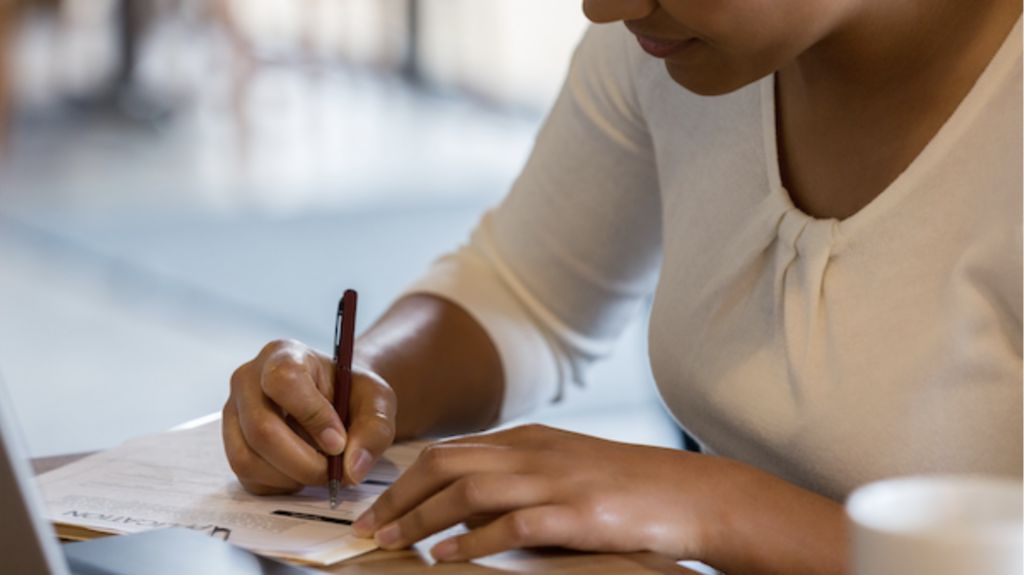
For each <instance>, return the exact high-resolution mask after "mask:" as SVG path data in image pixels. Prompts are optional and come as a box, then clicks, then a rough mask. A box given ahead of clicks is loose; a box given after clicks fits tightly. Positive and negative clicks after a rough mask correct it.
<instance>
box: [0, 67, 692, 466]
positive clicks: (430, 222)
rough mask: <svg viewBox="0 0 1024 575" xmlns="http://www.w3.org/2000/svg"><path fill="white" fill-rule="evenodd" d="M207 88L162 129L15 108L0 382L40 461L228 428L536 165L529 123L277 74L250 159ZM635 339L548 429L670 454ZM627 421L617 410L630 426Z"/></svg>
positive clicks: (0, 303) (263, 102) (389, 90)
mask: <svg viewBox="0 0 1024 575" xmlns="http://www.w3.org/2000/svg"><path fill="white" fill-rule="evenodd" d="M228 111H229V108H228V106H227V99H226V92H225V90H224V86H223V82H220V83H219V81H218V80H217V79H216V78H215V77H214V78H211V80H210V81H209V82H208V83H207V84H206V85H204V87H203V88H202V90H200V91H199V92H197V93H194V94H192V95H191V97H190V98H189V99H187V100H186V101H184V103H182V104H181V106H180V107H179V108H178V109H177V111H176V113H175V115H174V116H173V117H172V119H171V120H170V121H168V122H166V123H164V124H161V125H159V126H157V127H153V126H149V125H144V124H132V123H130V122H124V121H121V120H118V119H117V118H116V117H115V116H111V115H106V116H102V115H101V116H93V117H83V116H81V115H75V114H72V113H70V112H68V111H67V110H62V109H59V108H53V107H41V108H40V107H27V108H23V109H22V110H21V111H20V113H19V115H18V116H17V118H16V122H15V125H14V129H13V132H12V140H11V143H12V147H11V150H10V152H11V153H10V155H9V156H8V157H7V158H6V159H5V161H4V162H3V163H2V164H0V372H2V373H3V374H4V377H5V379H6V380H7V382H8V385H9V387H10V388H11V393H12V395H13V397H14V401H15V404H16V405H15V407H16V409H17V411H18V413H19V416H20V419H21V421H22V424H23V427H24V428H25V430H26V435H27V439H28V442H29V448H30V451H31V453H32V454H33V455H35V456H43V455H50V454H57V453H65V452H73V451H80V450H91V449H99V448H103V447H107V446H110V445H113V444H116V443H118V442H120V441H123V440H125V439H127V438H129V437H132V436H135V435H138V434H141V433H146V432H152V431H159V430H162V429H166V428H168V427H171V426H173V425H175V424H177V423H180V422H182V421H185V420H187V419H190V418H193V417H197V416H200V415H203V414H205V413H209V412H212V411H215V410H218V409H219V408H220V406H221V404H222V403H223V400H224V398H225V397H226V393H227V380H228V377H229V375H230V373H231V371H232V370H233V369H234V367H236V366H237V365H238V364H240V363H241V362H243V361H245V360H247V359H249V358H250V357H251V356H253V355H254V354H255V353H256V352H257V351H258V350H259V348H260V347H261V346H262V345H263V344H264V343H265V342H266V341H268V340H270V339H273V338H278V337H297V338H300V339H303V340H306V341H308V342H309V343H311V344H314V345H317V346H319V347H321V348H326V347H327V346H328V345H329V343H330V337H331V330H332V327H333V318H332V316H331V312H332V310H333V307H334V305H335V301H336V300H335V298H336V297H337V294H338V293H340V292H341V291H342V289H344V288H345V287H349V286H351V287H355V288H356V289H359V290H360V292H361V299H362V304H363V305H362V308H361V314H360V315H361V317H360V319H361V321H360V327H365V326H366V325H367V324H368V322H369V321H370V320H371V319H372V318H373V317H374V316H376V315H377V314H379V313H380V312H381V311H383V309H384V308H385V306H386V305H387V302H388V301H390V299H391V298H393V297H394V296H395V295H396V294H397V293H398V292H399V291H400V290H401V288H402V286H403V285H404V284H405V283H406V282H408V281H409V280H411V279H412V278H413V277H415V276H416V275H417V274H418V273H419V272H420V271H421V270H422V269H423V268H424V267H425V266H426V265H427V264H428V263H429V262H430V260H431V259H432V258H433V257H435V256H436V255H437V254H438V253H439V252H440V251H442V250H444V249H449V248H451V247H454V246H455V245H457V243H458V242H459V241H461V240H462V238H464V237H465V235H466V234H467V232H468V230H469V229H470V227H471V226H472V224H473V222H474V221H475V220H476V218H477V217H478V216H479V214H480V212H481V211H482V210H484V209H485V208H486V207H487V206H489V205H491V204H493V203H494V202H496V201H497V200H498V199H499V198H500V196H501V194H502V193H503V192H504V190H505V189H506V188H507V186H508V185H509V183H510V182H511V180H512V178H514V177H515V174H516V172H517V170H518V169H519V167H520V166H521V165H522V163H523V161H524V160H525V157H526V154H527V153H528V150H529V148H530V145H531V143H532V138H533V134H534V133H535V131H536V129H537V127H538V125H539V116H538V115H524V114H522V113H518V114H513V113H508V112H502V111H500V110H494V109H488V108H486V107H484V106H481V105H478V104H474V103H471V102H468V101H466V100H461V99H459V98H455V97H448V96H440V95H437V94H431V93H425V92H422V91H418V90H415V89H412V88H410V87H409V86H407V85H405V84H403V83H402V82H401V81H399V80H397V79H394V78H388V77H381V76H378V75H374V74H372V73H369V72H354V71H345V70H325V71H324V70H322V71H320V72H318V73H317V74H309V73H306V72H304V71H302V70H301V69H297V68H287V67H271V68H267V69H264V70H263V71H262V72H260V73H259V75H258V77H257V80H256V81H255V83H254V84H253V87H252V89H251V90H250V91H249V93H248V97H247V100H246V102H245V111H246V114H245V115H246V117H247V118H248V123H247V128H246V129H247V132H248V137H247V139H246V145H245V146H244V152H243V151H242V149H241V148H240V147H239V146H238V140H237V127H238V126H237V124H236V123H235V122H234V120H232V116H231V114H230V113H228ZM643 331H644V330H643V326H642V324H640V323H638V324H637V325H636V326H634V327H633V328H631V331H630V334H629V335H628V337H627V338H626V339H625V340H624V342H623V345H622V351H621V352H620V353H619V354H617V356H616V357H615V358H613V359H612V360H610V361H609V362H607V363H606V364H604V365H603V366H602V367H600V368H599V369H597V370H595V372H594V375H593V377H592V381H591V382H590V388H591V389H590V390H589V391H587V392H586V393H573V394H572V395H575V396H579V397H574V398H572V399H573V401H570V402H567V404H566V405H563V406H559V407H557V408H553V409H548V410H546V411H545V412H544V413H542V414H540V415H538V417H539V418H540V420H542V421H545V422H548V423H551V424H554V425H558V426H562V427H568V428H572V429H576V430H580V431H584V432H591V433H595V434H600V435H604V436H609V437H615V438H619V439H623V440H630V441H639V442H647V443H657V444H662V445H675V444H676V443H677V441H678V436H677V433H676V431H675V429H674V427H673V425H672V423H671V422H670V421H669V420H668V419H667V417H665V416H664V413H663V411H662V409H661V406H660V404H659V403H658V400H657V399H656V398H655V396H654V395H653V390H652V387H651V383H650V376H649V374H648V373H647V371H646V360H645V351H644V346H643V338H642V334H643ZM623 406H626V407H623Z"/></svg>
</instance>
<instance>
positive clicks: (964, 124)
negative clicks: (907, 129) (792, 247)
mask: <svg viewBox="0 0 1024 575" xmlns="http://www.w3.org/2000/svg"><path fill="white" fill-rule="evenodd" d="M1021 20H1022V19H1021V18H1018V19H1017V23H1016V24H1015V25H1014V27H1013V30H1011V31H1010V33H1009V35H1007V37H1006V39H1005V40H1004V41H1003V44H1002V45H1001V46H1000V47H999V50H998V51H997V52H996V54H995V56H993V57H992V60H991V61H990V62H989V63H988V65H987V66H986V67H985V70H984V71H983V72H982V73H981V75H980V76H979V77H978V80H977V81H976V82H975V83H974V86H972V87H971V89H970V91H969V92H968V93H967V96H965V97H964V99H963V100H962V101H961V102H960V104H959V105H957V107H956V110H954V111H953V114H952V115H950V117H949V118H948V119H947V120H946V122H945V123H944V124H943V125H942V127H941V128H939V131H938V132H936V134H935V136H933V137H932V139H931V140H930V141H929V142H928V144H927V145H925V147H924V149H922V150H921V152H920V153H919V154H918V155H917V157H915V158H914V160H913V161H911V163H910V165H908V166H907V167H906V169H904V170H903V172H901V173H900V174H899V175H898V176H897V177H896V179H895V180H893V181H892V182H891V183H890V184H889V185H888V186H887V187H886V188H885V189H884V190H882V192H881V193H879V194H878V195H877V196H876V197H875V198H874V199H872V200H871V201H870V202H868V203H867V204H866V205H865V206H864V207H862V208H861V209H859V210H857V212H855V213H854V214H852V215H850V216H847V217H846V218H843V219H839V218H816V217H814V216H811V215H810V214H807V213H806V212H804V211H803V210H800V208H798V207H796V205H795V204H794V203H793V199H792V197H790V195H789V191H788V190H786V188H785V187H784V186H783V185H782V172H781V168H780V165H779V151H778V131H777V124H776V99H775V82H776V77H775V76H776V75H775V74H771V75H769V76H767V77H765V78H764V79H763V80H761V82H760V84H761V123H762V127H763V130H762V133H763V138H764V151H765V163H766V166H767V176H768V181H767V185H768V193H769V194H772V195H775V196H777V197H778V199H779V200H781V201H782V202H783V204H784V205H785V206H786V207H787V209H790V210H796V211H797V212H800V213H801V214H803V215H804V216H806V217H807V218H809V219H811V220H815V221H823V222H827V221H831V222H835V223H837V224H838V228H839V230H840V231H841V232H842V235H843V236H846V237H849V236H851V235H853V234H856V233H857V231H858V230H860V229H861V228H863V227H865V226H867V225H868V224H870V222H872V221H873V220H875V219H877V218H878V217H880V216H881V215H883V214H884V213H886V212H887V211H889V210H890V209H892V207H893V206H895V205H897V204H899V203H900V202H901V201H902V200H903V199H904V198H905V197H906V196H907V194H909V193H910V192H911V191H913V190H914V189H915V186H914V183H915V181H917V180H918V179H919V177H920V176H922V175H924V174H926V173H928V172H929V171H930V170H931V168H932V167H933V166H935V164H936V163H938V162H940V161H941V160H942V158H943V156H944V155H945V154H946V153H947V152H948V151H949V149H950V147H951V146H952V145H953V144H955V143H956V141H957V140H958V139H959V137H960V135H961V134H962V133H963V132H964V130H966V129H967V128H968V127H969V126H970V125H971V123H972V121H973V119H974V118H975V117H976V116H977V114H978V113H980V112H981V111H982V110H983V109H984V108H985V104H986V103H987V102H988V100H989V99H990V98H991V97H992V95H993V93H994V90H993V89H992V88H994V87H996V86H998V85H999V83H1000V81H1001V80H1002V79H1003V78H1004V77H1005V75H1006V74H1008V73H1009V72H1010V71H1011V70H1012V69H1013V65H1014V64H1015V63H1016V62H1017V60H1019V59H1020V58H1021V49H1020V46H1021V42H1022V35H1021Z"/></svg>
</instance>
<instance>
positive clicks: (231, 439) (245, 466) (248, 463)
mask: <svg viewBox="0 0 1024 575" xmlns="http://www.w3.org/2000/svg"><path fill="white" fill-rule="evenodd" d="M221 433H222V435H223V437H224V451H225V453H226V454H227V458H228V464H229V465H230V466H231V470H232V471H234V472H235V475H237V476H238V480H239V482H241V484H242V486H243V487H245V488H246V489H247V490H249V491H250V492H252V493H255V494H256V495H281V494H285V493H295V492H296V491H299V490H300V489H302V484H301V483H299V482H297V481H295V480H293V479H291V478H290V477H288V476H287V475H285V474H283V473H281V472H280V471H278V470H277V469H274V468H273V467H272V466H271V465H270V464H269V463H267V462H266V460H264V459H263V458H262V457H260V456H259V454H257V453H256V452H255V451H253V450H252V449H251V448H250V447H249V445H248V444H247V443H246V442H245V438H244V437H243V436H242V430H241V428H240V427H239V424H238V412H237V410H236V408H235V404H234V402H233V401H230V400H229V401H228V403H227V405H225V406H224V411H223V422H222V425H221Z"/></svg>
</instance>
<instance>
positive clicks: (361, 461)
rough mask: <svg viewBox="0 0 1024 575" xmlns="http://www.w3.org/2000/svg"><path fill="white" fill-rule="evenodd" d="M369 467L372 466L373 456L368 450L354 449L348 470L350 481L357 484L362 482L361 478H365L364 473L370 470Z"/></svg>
mask: <svg viewBox="0 0 1024 575" xmlns="http://www.w3.org/2000/svg"><path fill="white" fill-rule="evenodd" d="M370 467H373V456H372V455H370V452H369V451H367V450H365V449H363V448H358V449H356V451H355V453H353V454H352V468H351V469H350V471H349V475H350V476H351V477H352V481H353V482H354V483H355V484H357V485H358V484H360V483H362V482H363V479H366V474H367V473H369V472H370Z"/></svg>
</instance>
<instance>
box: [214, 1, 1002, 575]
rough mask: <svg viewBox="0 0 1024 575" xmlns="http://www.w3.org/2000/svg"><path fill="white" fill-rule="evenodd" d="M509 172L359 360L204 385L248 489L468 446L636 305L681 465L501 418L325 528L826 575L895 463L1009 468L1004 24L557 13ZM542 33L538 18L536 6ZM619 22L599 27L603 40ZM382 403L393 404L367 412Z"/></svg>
mask: <svg viewBox="0 0 1024 575" xmlns="http://www.w3.org/2000/svg"><path fill="white" fill-rule="evenodd" d="M584 10H585V12H586V13H587V15H588V17H590V18H591V20H593V21H595V22H599V23H610V24H609V25H604V26H596V27H594V28H592V29H591V31H590V32H589V33H588V34H587V36H586V37H585V39H584V40H583V42H582V44H581V46H580V48H579V49H578V51H577V54H576V57H575V59H574V63H573V66H572V69H571V71H570V75H569V78H568V80H567V83H566V87H565V89H564V90H563V93H562V95H561V97H560V98H559V100H558V102H557V104H556V105H555V107H554V109H553V111H552V113H551V116H550V118H549V119H548V122H547V123H546V125H545V127H544V128H543V130H542V131H541V133H540V135H539V137H538V140H537V145H536V148H535V150H534V153H533V155H532V156H531V159H530V161H529V162H528V164H527V166H526V168H525V169H524V172H523V174H522V176H521V177H520V178H519V179H518V181H517V182H516V184H515V186H514V187H513V189H512V191H511V193H510V195H509V197H508V198H507V199H506V200H505V202H504V203H503V204H502V205H501V206H500V207H498V208H497V209H496V210H494V211H493V212H491V213H489V214H488V215H487V216H485V218H484V219H483V221H482V222H481V223H480V225H479V227H478V229H477V230H476V231H475V232H474V234H473V238H472V241H471V242H470V244H469V245H468V246H466V247H465V248H463V249H461V250H460V251H459V252H457V253H455V254H452V255H450V256H448V257H446V258H444V259H442V260H440V261H439V262H438V263H437V264H436V265H435V267H434V268H433V269H432V270H431V271H430V273H428V274H427V276H425V277H424V278H423V279H422V280H421V281H420V282H419V283H418V284H416V285H415V286H413V287H412V288H410V290H409V291H408V292H407V295H406V296H404V297H403V298H401V299H400V300H399V301H398V302H396V303H395V304H394V306H393V307H392V308H391V310H390V311H389V312H388V313H387V314H386V315H385V316H384V317H383V318H382V319H381V320H380V321H379V322H378V323H377V324H376V325H375V326H374V327H372V328H371V329H370V330H369V331H368V332H367V333H366V334H364V335H363V337H362V338H361V339H360V340H359V342H358V344H357V363H358V366H359V377H358V378H357V380H356V382H355V384H354V387H353V407H352V409H353V412H352V413H353V421H352V425H351V429H349V430H344V429H342V427H341V424H340V422H339V420H338V418H337V416H336V415H335V414H334V413H333V410H332V409H331V407H330V404H329V403H328V401H327V400H326V399H325V397H330V396H331V394H330V390H331V373H332V365H331V362H330V359H329V358H328V357H326V356H324V355H322V354H320V353H318V352H315V351H313V350H311V349H309V348H307V347H305V346H303V345H302V344H299V343H296V342H275V343H272V344H270V345H268V346H267V347H266V348H265V349H264V350H263V351H262V352H261V353H260V355H259V356H258V357H257V358H256V359H255V360H253V361H252V362H250V363H247V364H246V365H244V366H242V367H241V368H239V370H238V371H237V372H236V373H235V375H234V377H233V378H232V393H231V398H230V399H229V400H228V403H227V405H226V406H225V410H224V437H225V442H226V445H227V450H228V456H229V459H230V461H231V463H232V466H233V468H234V469H235V471H236V473H237V474H238V476H239V479H240V480H241V481H242V483H243V484H244V485H245V486H246V487H247V488H248V489H250V490H251V491H253V492H256V493H276V492H288V491H293V490H296V489H299V488H300V487H301V486H302V485H315V484H323V483H325V481H326V471H325V470H326V466H325V462H324V456H323V455H322V454H321V453H319V452H318V451H317V449H315V448H313V447H311V446H310V445H309V444H307V442H306V441H304V440H303V439H302V438H300V437H299V435H298V434H297V433H296V432H294V431H292V430H291V428H290V427H289V425H288V423H287V422H285V421H283V420H282V418H281V416H280V413H281V410H282V409H283V410H284V411H285V412H287V413H288V414H290V415H291V417H293V418H294V419H295V421H296V422H297V424H298V425H297V427H299V428H301V433H302V434H303V435H305V436H306V437H307V438H309V439H310V441H311V442H313V443H315V445H316V446H317V447H318V448H319V449H320V450H322V451H323V452H326V453H339V452H340V451H341V450H342V448H343V447H344V449H345V466H346V467H345V469H346V474H347V477H346V479H347V481H350V482H353V483H355V482H358V481H360V480H361V479H362V478H363V477H364V476H365V474H366V472H367V470H368V469H369V467H370V466H371V465H372V463H373V461H374V460H375V459H376V457H378V456H379V455H380V453H381V452H382V451H383V450H384V449H385V448H386V447H387V446H388V445H389V444H390V443H391V441H392V440H393V439H394V438H395V437H397V438H408V437H414V436H420V435H437V434H446V433H460V432H463V433H464V432H468V431H473V430H481V429H485V428H487V427H488V426H490V425H493V424H494V423H495V422H497V421H499V420H501V419H507V418H509V417H511V416H514V415H517V414H519V413H521V412H523V411H524V410H526V409H528V408H529V407H530V406H532V405H533V404H535V403H536V402H537V401H539V400H544V399H550V398H554V397H557V395H558V393H559V387H560V386H561V385H564V382H565V381H566V380H568V379H571V378H572V377H576V376H578V373H579V370H580V369H581V367H582V366H583V365H585V364H586V362H587V361H588V360H590V359H592V358H593V357H595V356H598V355H600V354H601V353H602V352H603V351H604V350H605V349H606V348H607V345H608V344H609V342H610V341H611V340H612V339H613V338H614V336H615V335H616V334H617V333H618V331H619V330H620V329H621V327H622V326H623V325H624V324H625V322H626V321H627V319H628V318H629V317H630V315H631V314H632V313H633V312H634V311H635V310H636V308H637V307H638V305H639V302H640V301H641V300H642V299H643V298H644V297H645V296H646V295H647V294H649V293H650V292H652V291H654V292H655V299H654V304H653V311H652V320H651V327H650V333H649V337H650V350H651V351H650V355H651V362H652V368H653V372H654V375H655V379H656V380H657V382H658V385H659V388H660V390H661V393H662V395H663V397H664V399H665V402H666V404H667V405H668V406H669V408H670V409H671V410H672V412H673V413H674V415H675V416H676V418H677V419H678V420H679V422H680V423H681V424H682V425H683V426H685V428H686V429H687V430H688V431H689V432H691V433H692V434H693V435H694V436H695V437H696V438H697V439H698V440H699V442H700V443H701V445H702V448H703V450H704V453H705V454H695V453H686V452H678V451H673V450H664V449H656V448H648V447H637V446H630V445H622V444H616V443H612V442H606V441H601V440H597V439H593V438H589V437H584V436H579V435H574V434H569V433H565V432H560V431H556V430H550V429H546V428H538V427H527V428H520V429H513V430H510V431H505V432H500V433H494V434H485V435H478V436H472V437H468V438H463V439H459V440H455V441H452V442H447V443H442V444H439V445H437V446H435V447H433V448H430V449H428V450H427V451H426V452H425V453H424V455H423V456H422V457H421V458H420V459H419V460H418V461H417V463H416V464H415V465H414V466H413V467H412V468H411V469H410V470H409V472H408V473H407V474H405V475H404V476H403V477H402V479H400V480H399V482H397V483H396V484H395V485H394V486H393V487H392V488H391V489H389V490H388V491H387V492H386V493H385V494H384V495H383V496H382V497H381V498H380V499H379V500H378V502H377V503H376V504H375V505H374V507H373V508H372V509H371V510H370V511H369V512H367V513H366V514H365V515H364V516H363V517H361V518H360V519H359V520H358V521H357V522H356V524H355V528H356V530H357V532H358V533H361V534H363V535H365V536H370V535H373V536H374V537H376V539H377V541H378V542H379V543H380V545H381V546H382V547H385V548H400V547H403V546H407V545H409V544H411V543H413V542H415V541H417V540H419V539H422V538H423V537H425V536H427V535H429V534H431V533H434V532H437V531H439V530H441V529H444V528H446V527H448V526H450V525H454V524H456V523H458V522H460V521H463V520H465V519H467V518H469V517H471V516H474V515H480V514H491V515H496V516H497V519H495V520H494V521H493V522H491V523H489V524H488V525H486V526H484V527H481V528H479V529H476V530H473V531H471V532H469V533H467V534H464V535H461V536H458V537H455V538H453V539H450V540H447V541H444V542H441V543H439V544H438V545H437V546H436V547H434V549H433V551H432V553H433V554H434V556H435V557H436V558H438V559H440V560H465V559H469V558H474V557H479V556H482V555H486V554H490V553H495V552H498V551H502V550H506V549H511V548H516V547H528V546H547V545H560V546H566V547H571V548H575V549H584V550H601V551H634V550H653V551H657V552H660V553H664V554H667V555H670V556H672V557H677V558H690V559H698V560H701V561H703V562H705V563H707V564H710V565H712V566H714V567H716V568H718V569H719V570H721V571H724V572H727V573H747V572H753V573H760V572H785V573H841V572H844V571H845V567H846V563H847V561H846V554H847V551H848V550H847V541H846V536H845V534H844V529H843V524H844V523H843V522H844V520H843V509H842V504H841V501H842V500H843V499H844V497H845V496H846V495H847V494H848V493H849V492H850V490H852V489H853V488H854V487H856V486H857V485H860V484H863V483H866V482H869V481H872V480H876V479H881V478H884V477H891V476H895V475H904V474H910V473H932V472H983V473H995V474H1010V475H1014V476H1018V477H1019V476H1020V474H1021V468H1022V461H1021V453H1022V445H1021V436H1022V432H1021V426H1022V424H1021V410H1020V405H1021V401H1022V399H1021V392H1022V386H1021V377H1022V369H1021V300H1022V296H1021V216H1020V214H1021V195H1022V182H1021V173H1022V168H1021V155H1022V144H1021V131H1020V126H1021V84H1022V82H1021V25H1020V22H1019V20H1020V12H1021V5H1020V3H1019V2H1017V1H1016V0H982V1H979V0H900V1H893V0H841V1H840V0H773V1H770V2H769V1H765V0H720V1H716V2H701V1H697V0H585V1H584ZM539 16H542V15H539ZM620 20H621V21H623V22H624V25H623V24H621V23H615V22H617V21H620ZM396 413H397V417H396Z"/></svg>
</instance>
